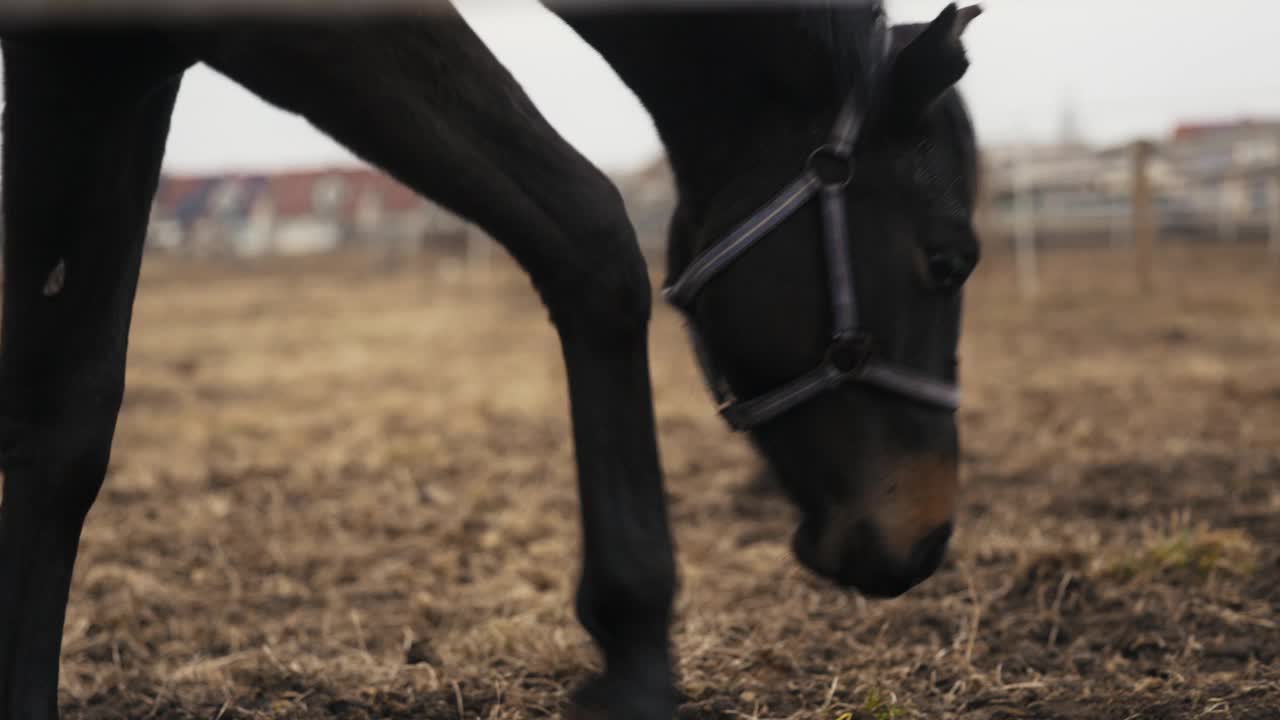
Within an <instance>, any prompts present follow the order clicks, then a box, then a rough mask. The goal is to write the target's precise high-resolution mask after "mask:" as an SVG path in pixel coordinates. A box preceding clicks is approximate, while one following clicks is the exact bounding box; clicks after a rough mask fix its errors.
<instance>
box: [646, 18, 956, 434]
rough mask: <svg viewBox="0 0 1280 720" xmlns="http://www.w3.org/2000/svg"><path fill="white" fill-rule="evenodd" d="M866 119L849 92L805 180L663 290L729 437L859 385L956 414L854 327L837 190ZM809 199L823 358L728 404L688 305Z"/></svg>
mask: <svg viewBox="0 0 1280 720" xmlns="http://www.w3.org/2000/svg"><path fill="white" fill-rule="evenodd" d="M887 45H888V43H887V42H886V43H885V46H887ZM876 60H877V62H875V63H873V67H874V68H876V70H873V72H872V73H871V75H872V77H873V78H876V79H878V78H879V76H880V72H878V70H879V68H880V67H881V66H882V63H881V62H879V58H877V59H876ZM878 85H879V83H878V82H876V83H874V84H873V87H876V89H878ZM868 95H872V93H868ZM866 114H867V113H866V108H864V107H863V105H862V103H861V102H860V100H859V98H858V95H857V92H856V91H851V92H850V93H849V96H848V98H847V99H846V101H845V103H844V106H843V107H842V108H841V110H840V114H839V115H838V117H837V118H836V123H835V126H834V127H833V129H832V132H831V136H830V138H829V140H828V142H827V143H826V144H824V145H822V146H820V147H818V148H817V149H815V150H814V151H813V152H812V153H811V154H810V155H809V158H808V160H807V162H806V166H805V171H804V173H803V174H801V175H800V177H799V178H797V179H796V180H794V181H792V182H791V183H790V184H788V185H787V186H786V187H784V188H783V189H782V191H781V192H779V193H778V194H777V195H775V196H774V198H773V199H772V200H770V201H769V202H768V203H766V204H765V205H764V206H763V207H761V208H760V209H759V210H757V211H756V212H755V213H754V214H752V215H751V217H749V218H747V219H746V220H745V221H743V222H742V223H740V224H739V225H738V226H737V227H736V228H735V229H734V230H733V231H732V232H730V233H729V234H728V235H726V236H725V237H724V238H722V239H721V240H720V241H719V242H717V243H715V244H714V245H712V246H711V247H710V248H708V249H707V250H706V251H704V252H703V253H702V254H701V255H699V256H698V257H696V258H695V259H694V260H693V261H692V262H691V263H690V264H689V266H688V267H686V268H685V269H684V271H683V272H682V273H681V274H680V276H679V277H678V278H676V280H675V282H673V283H672V284H670V285H668V286H667V287H665V288H664V289H663V295H664V296H665V297H666V300H667V302H669V303H671V304H672V305H673V306H675V307H676V308H678V309H679V310H681V311H682V312H683V313H684V314H685V316H686V318H687V319H688V320H689V327H690V332H691V335H692V338H693V342H694V349H695V352H696V354H697V356H698V362H699V364H701V365H702V370H703V372H704V374H705V375H706V376H707V382H708V385H709V386H710V389H711V392H712V394H714V395H715V398H716V401H717V403H718V404H719V406H720V414H721V415H722V416H723V417H724V418H725V420H726V421H727V422H728V423H729V425H730V426H731V427H732V428H733V429H735V430H738V431H742V430H749V429H751V428H753V427H756V426H758V425H760V424H762V423H765V422H767V421H769V420H772V419H773V418H775V417H777V416H779V415H781V414H783V413H785V412H787V411H788V410H791V409H792V408H794V407H796V406H797V405H800V404H801V403H803V402H806V401H808V400H810V399H811V398H813V397H816V396H817V395H820V394H822V393H824V392H827V391H829V390H832V389H835V388H836V387H839V386H840V385H843V384H844V383H846V382H860V383H866V384H868V385H872V386H875V387H878V388H881V389H883V390H888V391H890V392H894V393H897V394H899V395H902V396H905V397H908V398H911V399H913V400H917V401H919V402H923V403H926V404H930V405H934V406H937V407H940V408H943V409H946V410H952V411H954V410H955V409H956V408H957V407H959V402H960V394H959V390H958V389H957V388H956V386H955V385H954V384H952V383H949V382H945V381H942V380H938V379H935V378H932V377H928V376H926V375H924V374H922V373H920V372H918V371H916V370H913V369H911V368H908V367H906V366H903V365H900V364H897V363H893V362H889V361H886V360H883V359H881V358H879V357H877V356H876V352H875V344H874V342H873V341H872V338H871V336H870V335H869V334H867V333H866V332H864V331H862V330H861V329H860V328H859V327H858V304H857V292H856V288H855V284H854V275H853V267H852V263H851V256H852V253H851V250H850V245H849V237H848V224H847V222H846V212H845V202H844V190H845V188H846V187H847V186H848V184H849V182H850V181H851V179H852V175H853V148H854V144H855V142H856V140H857V138H858V136H859V134H860V132H861V130H862V124H863V121H864V119H865V117H866ZM821 160H826V161H828V162H830V161H833V160H834V161H836V162H837V163H839V164H842V165H843V172H842V173H837V174H834V176H833V174H832V173H830V172H826V173H824V172H823V170H822V169H820V165H821V163H820V162H819V161H821ZM828 170H829V168H828ZM815 195H821V202H822V228H823V240H824V246H825V248H826V256H827V270H828V274H829V277H828V281H829V283H830V287H831V309H832V312H833V315H834V318H835V323H834V324H835V327H834V332H833V334H832V340H831V344H830V346H829V347H828V349H827V353H826V357H824V358H823V361H822V363H821V364H820V365H818V367H816V368H814V369H813V370H811V371H809V372H808V373H805V374H804V375H801V376H800V377H798V378H796V379H794V380H792V381H790V382H787V383H785V384H783V385H781V386H780V387H777V388H775V389H774V390H771V391H769V392H766V393H764V394H763V395H759V396H757V397H754V398H751V399H747V400H738V399H735V398H734V397H733V396H732V393H731V392H730V390H729V389H728V383H727V382H726V381H725V380H724V377H723V376H722V375H721V374H720V373H719V372H717V371H716V370H715V369H714V367H713V366H712V364H711V362H710V360H709V358H708V357H707V353H706V348H705V347H703V344H702V341H701V338H700V337H699V336H698V333H697V331H696V329H695V328H694V327H693V301H694V300H695V298H696V297H697V295H698V293H699V292H701V291H702V290H703V289H704V288H705V287H706V286H707V285H708V284H709V283H710V282H711V280H712V279H713V278H714V277H715V276H716V275H718V274H719V273H720V272H722V271H723V270H724V269H725V268H727V267H728V266H729V265H730V264H731V263H732V262H733V261H734V260H736V259H737V258H738V257H739V256H741V255H742V254H743V253H745V252H746V251H747V250H749V249H750V248H751V247H752V246H754V245H755V244H756V243H757V242H758V241H759V240H760V239H761V238H763V237H764V236H765V235H767V234H769V232H771V231H772V230H773V229H774V228H776V227H777V226H778V225H779V224H781V223H782V222H783V221H784V220H786V219H788V218H790V217H791V216H792V215H794V214H795V213H796V212H797V211H798V210H799V209H800V208H801V207H803V206H804V205H805V204H806V203H807V202H808V201H809V200H810V199H812V198H813V197H814V196H815Z"/></svg>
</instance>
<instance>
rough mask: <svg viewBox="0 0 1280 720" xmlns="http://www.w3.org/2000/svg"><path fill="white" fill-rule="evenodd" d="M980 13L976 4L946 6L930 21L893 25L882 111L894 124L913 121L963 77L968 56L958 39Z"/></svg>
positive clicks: (967, 64) (967, 63)
mask: <svg viewBox="0 0 1280 720" xmlns="http://www.w3.org/2000/svg"><path fill="white" fill-rule="evenodd" d="M981 14H982V8H981V7H980V6H978V5H969V6H967V7H964V8H957V7H956V5H955V3H952V4H950V5H948V6H947V7H946V8H944V9H943V11H942V13H941V14H940V15H938V17H937V18H935V19H934V21H933V22H931V23H929V24H928V25H927V26H925V25H915V26H907V27H899V28H894V35H895V39H896V40H898V42H897V43H895V44H897V45H899V48H900V49H899V51H898V53H897V58H896V60H895V61H894V64H893V69H892V71H891V74H890V77H889V87H888V95H887V98H886V103H887V107H886V111H887V112H888V114H889V116H890V118H891V119H892V121H893V126H894V127H896V126H898V125H899V124H900V123H902V124H908V125H910V124H914V123H915V122H916V121H917V120H919V119H920V118H921V117H922V116H923V115H924V113H925V112H926V111H928V109H929V107H930V106H931V105H933V103H934V102H936V101H937V100H938V99H939V98H941V97H942V95H943V94H944V93H946V91H947V90H949V89H951V87H952V86H953V85H955V84H956V83H957V82H959V81H960V78H962V77H964V74H965V71H967V70H968V69H969V58H968V57H967V56H966V55H965V51H964V44H963V43H962V42H961V41H960V37H961V35H963V34H964V31H965V28H967V27H968V26H969V23H971V22H973V19H974V18H976V17H978V16H979V15H981Z"/></svg>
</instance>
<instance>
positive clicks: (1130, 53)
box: [167, 0, 1280, 171]
mask: <svg viewBox="0 0 1280 720" xmlns="http://www.w3.org/2000/svg"><path fill="white" fill-rule="evenodd" d="M455 2H456V3H457V5H458V7H459V9H460V10H461V11H462V12H463V14H464V15H465V16H466V17H467V18H468V19H469V20H470V21H471V23H472V25H473V27H475V29H476V31H477V32H478V33H479V34H480V35H481V36H482V37H484V38H485V39H486V41H488V42H489V43H490V47H491V48H492V49H493V51H494V53H495V54H496V55H497V56H498V57H499V58H500V59H501V60H502V61H503V62H504V63H505V64H506V65H507V66H508V67H509V68H510V69H511V71H512V72H513V73H514V74H515V76H516V77H517V78H518V79H519V80H520V81H521V82H522V83H523V85H524V87H525V89H526V91H527V92H528V93H529V95H530V96H531V97H532V98H533V100H534V102H535V103H537V105H538V106H539V107H540V108H541V110H542V111H543V112H544V113H545V114H546V116H547V117H548V119H549V120H550V121H551V122H552V123H553V124H554V125H555V126H556V127H557V128H558V129H559V130H560V131H561V132H562V133H563V134H564V135H565V137H566V138H567V139H568V140H569V141H570V142H572V143H573V144H574V145H576V146H577V147H578V148H579V149H580V150H582V152H584V153H585V154H586V155H587V156H588V157H589V158H591V159H592V160H594V161H595V162H597V163H599V164H600V165H602V166H604V167H606V168H608V169H625V168H630V167H636V166H638V165H640V164H643V163H646V162H648V161H649V160H651V159H652V158H653V157H655V156H656V154H657V153H659V152H660V148H659V145H658V141H657V139H656V136H655V135H654V132H653V129H652V126H651V124H650V122H649V119H648V117H647V116H646V115H645V114H644V111H643V110H642V109H641V108H640V105H639V104H638V103H637V102H636V100H635V98H634V97H633V96H632V95H631V94H630V92H629V91H628V90H627V89H626V88H625V87H624V86H623V85H622V84H621V83H620V81H618V79H617V78H616V76H615V75H614V74H613V73H612V71H611V70H610V69H609V68H608V66H607V65H606V64H605V63H604V61H603V60H602V59H601V58H600V57H599V56H598V55H596V54H595V53H594V51H592V50H591V49H590V48H588V47H587V46H586V45H585V44H584V43H582V41H580V40H579V39H578V38H577V36H575V35H574V34H573V33H572V32H571V31H569V30H568V29H567V28H566V27H565V26H564V25H563V24H562V23H561V22H560V21H559V20H558V19H557V18H556V17H554V16H552V15H551V14H550V13H549V12H547V11H546V10H545V9H543V8H541V7H540V6H539V5H538V4H537V3H536V2H535V0H455ZM944 5H945V0H888V1H887V6H888V9H889V13H890V17H891V19H893V20H894V21H914V20H926V19H930V18H932V17H933V16H934V15H935V14H936V13H937V12H938V11H939V10H940V9H941V8H942V7H943V6H944ZM984 5H985V7H986V9H987V12H986V14H984V15H983V16H982V17H981V18H979V19H978V20H977V21H976V22H975V23H974V24H973V25H972V26H971V27H970V30H969V32H968V33H967V40H966V42H967V46H968V47H969V52H970V58H971V59H972V61H973V66H972V68H971V69H970V71H969V75H968V76H967V77H966V79H965V80H964V81H963V83H962V88H963V90H964V91H965V93H966V95H967V97H968V99H969V102H970V105H971V107H972V109H973V112H974V115H975V119H976V123H977V128H978V132H979V135H980V136H981V138H982V139H983V140H984V141H987V142H1008V141H1025V140H1046V139H1052V138H1054V137H1056V136H1057V134H1058V131H1059V127H1060V124H1061V117H1062V113H1063V108H1064V106H1065V105H1066V104H1067V103H1068V101H1070V102H1071V103H1072V104H1073V105H1074V107H1075V108H1076V114H1077V119H1078V122H1079V125H1080V128H1081V130H1082V132H1083V134H1084V135H1085V138H1086V139H1087V140H1090V141H1095V142H1113V141H1118V140H1125V139H1128V138H1129V137H1131V136H1132V135H1134V134H1137V133H1144V134H1162V133H1164V132H1167V131H1168V130H1169V128H1170V127H1172V125H1173V124H1174V123H1176V122H1179V121H1181V120H1189V119H1194V120H1202V119H1224V118H1233V117H1239V116H1246V115H1266V114H1275V115H1280V77H1278V76H1276V74H1275V73H1276V71H1277V70H1278V69H1280V37H1278V36H1277V30H1276V28H1278V27H1280V1H1278V0H1069V1H1067V0H987V2H985V3H984ZM353 161H354V159H353V158H352V156H351V155H349V154H348V153H347V152H346V151H345V150H343V149H341V148H340V147H338V146H337V145H336V144H335V143H333V142H332V141H331V140H329V139H327V138H326V137H324V136H323V135H321V134H320V133H318V132H316V131H315V130H313V129H311V128H310V126H309V125H307V124H306V123H305V122H304V121H302V120H301V119H298V118H296V117H292V116H290V115H287V114H285V113H283V112H280V111H278V110H276V109H274V108H272V107H270V106H268V105H266V104H265V103H263V102H261V101H260V100H258V99H257V98H255V97H254V96H252V95H250V94H249V93H247V92H246V91H244V90H242V89H240V88H239V87H238V86H236V85H234V84H232V83H231V82H229V81H227V80H225V79H224V78H222V77H221V76H219V75H217V74H216V73H214V72H212V71H210V70H208V69H207V68H204V67H197V68H195V69H193V70H192V71H191V72H189V73H188V75H187V78H186V81H185V83H184V87H183V90H182V93H181V96H180V97H179V100H178V107H177V111H176V114H175V118H174V123H173V129H172V134H171V137H170V141H169V148H168V156H167V166H168V168H169V169H170V170H171V171H199V170H210V169H230V168H239V169H248V168H264V169H265V168H271V167H279V166H307V165H316V164H327V163H343V164H345V163H349V162H353Z"/></svg>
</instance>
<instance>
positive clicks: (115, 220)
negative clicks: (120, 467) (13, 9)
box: [0, 35, 181, 720]
mask: <svg viewBox="0 0 1280 720" xmlns="http://www.w3.org/2000/svg"><path fill="white" fill-rule="evenodd" d="M166 68H167V70H166ZM4 69H5V90H6V94H5V95H6V97H5V99H6V104H5V108H4V209H5V212H4V230H5V232H4V253H5V262H4V316H3V321H2V325H3V330H2V333H3V335H2V337H0V348H3V350H2V351H0V471H2V472H3V475H4V503H3V505H0V718H3V719H6V720H8V719H10V718H11V719H13V720H19V719H21V720H48V719H50V718H55V717H57V689H58V661H59V651H60V649H61V639H62V625H63V621H64V615H65V612H66V605H67V595H68V592H69V587H70V582H71V576H72V570H73V566H74V564H75V558H76V553H77V550H78V546H79V541H80V531H81V527H82V525H83V523H84V519H85V515H86V514H87V513H88V511H89V507H90V506H91V505H92V504H93V501H94V499H95V497H96V496H97V493H98V489H99V487H100V486H101V484H102V480H103V476H104V474H105V472H106V467H107V459H108V456H109V454H110V450H111V439H112V435H113V434H114V431H115V422H116V414H117V412H118V410H119V407H120V401H121V397H122V394H123V389H124V371H125V346H126V338H127V335H128V332H129V321H130V312H131V308H132V304H133V296H134V291H135V288H136V284H137V276H138V267H139V258H140V255H141V250H142V245H143V239H144V237H145V233H146V227H147V217H148V210H149V208H150V204H151V198H152V196H153V195H154V193H155V188H156V182H157V178H158V174H159V168H160V160H161V155H162V154H163V152H164V141H165V137H166V135H167V133H168V123H169V114H170V111H171V110H172V107H173V102H174V98H175V96H176V94H177V89H178V78H179V77H180V71H181V65H180V64H178V63H176V61H175V60H174V59H173V58H172V57H171V56H169V55H168V54H167V53H164V52H162V51H160V50H158V49H155V47H154V46H152V45H151V44H150V43H149V42H148V41H147V40H146V39H145V38H137V37H130V38H105V37H101V36H92V37H69V36H66V35H63V36H62V37H60V38H59V39H57V40H54V39H52V38H36V37H32V36H27V37H24V38H22V39H15V38H6V40H5V42H4Z"/></svg>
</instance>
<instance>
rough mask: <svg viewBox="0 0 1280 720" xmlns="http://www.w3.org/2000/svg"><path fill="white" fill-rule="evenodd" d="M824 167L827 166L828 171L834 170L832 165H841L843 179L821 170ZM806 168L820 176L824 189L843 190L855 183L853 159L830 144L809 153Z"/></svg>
mask: <svg viewBox="0 0 1280 720" xmlns="http://www.w3.org/2000/svg"><path fill="white" fill-rule="evenodd" d="M823 165H826V166H827V167H826V169H827V170H831V169H833V168H832V167H831V166H832V165H839V166H840V167H841V168H842V169H843V170H844V175H843V177H841V176H838V175H830V174H828V173H824V172H823V170H822V169H820V168H822V166H823ZM805 167H807V168H808V169H809V170H810V171H812V172H813V174H814V175H816V176H818V180H819V181H820V182H822V184H823V186H824V187H829V188H835V189H841V190H843V189H844V188H846V187H848V185H849V183H850V182H853V157H852V156H850V155H849V154H848V153H844V152H841V151H840V150H839V148H837V147H835V146H834V145H831V144H830V143H827V144H825V145H821V146H819V147H817V148H816V149H814V151H813V152H811V153H809V159H808V160H806V161H805Z"/></svg>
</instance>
